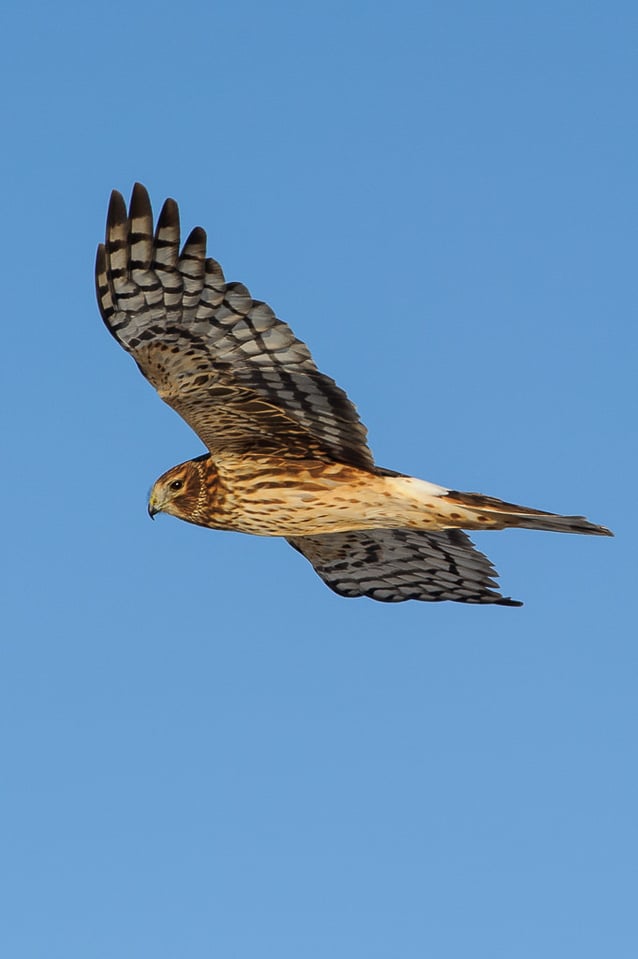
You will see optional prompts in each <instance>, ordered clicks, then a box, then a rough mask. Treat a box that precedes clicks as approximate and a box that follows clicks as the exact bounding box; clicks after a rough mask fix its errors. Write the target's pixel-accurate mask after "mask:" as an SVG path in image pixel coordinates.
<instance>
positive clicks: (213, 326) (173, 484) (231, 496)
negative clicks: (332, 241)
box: [96, 183, 612, 606]
mask: <svg viewBox="0 0 638 959" xmlns="http://www.w3.org/2000/svg"><path fill="white" fill-rule="evenodd" d="M96 285H97V298H98V303H99V307H100V311H101V313H102V317H103V319H104V322H105V323H106V326H107V327H108V329H109V330H110V332H111V333H112V334H113V336H114V337H115V339H116V340H118V342H119V343H120V344H121V345H122V346H123V347H124V349H125V350H127V352H129V353H130V354H131V355H132V357H133V359H134V360H135V362H136V363H137V365H138V367H139V368H140V370H141V371H142V373H143V374H144V376H145V377H146V378H147V380H149V382H150V383H151V384H152V385H153V386H154V387H155V389H156V390H157V391H158V393H159V395H160V396H161V398H162V399H163V400H164V401H165V402H166V403H168V405H169V406H172V407H173V409H174V410H176V412H177V413H179V414H180V416H182V417H183V418H184V419H185V420H186V422H187V423H188V424H189V426H191V427H192V428H193V429H194V430H195V432H196V433H197V434H198V435H199V436H200V438H201V439H202V440H203V442H204V444H205V445H206V446H207V448H208V452H207V453H206V454H204V455H203V456H198V457H196V458H195V459H192V460H188V462H186V463H182V464H181V465H180V466H174V467H173V468H172V469H170V470H168V472H167V473H164V475H163V476H160V478H159V479H158V480H157V482H156V483H155V484H154V486H153V489H152V491H151V494H150V500H149V504H148V511H149V513H150V515H151V516H154V515H155V513H159V512H165V513H170V514H171V515H172V516H177V517H179V519H183V520H187V521H188V522H189V523H196V524H197V525H199V526H208V527H210V528H211V529H225V530H237V531H239V532H242V533H255V534H257V535H261V536H283V537H285V538H286V539H287V540H288V542H289V543H290V545H291V546H293V547H294V548H295V549H296V550H298V551H299V552H300V553H302V554H303V555H304V556H305V557H306V558H307V559H308V560H309V561H310V563H311V564H312V566H313V567H314V568H315V570H316V571H317V573H318V574H319V576H321V578H322V579H323V580H324V582H325V583H327V585H328V586H329V587H330V588H331V589H333V590H334V591H335V592H337V593H339V594H341V595H342V596H369V597H371V598H372V599H377V600H383V601H385V602H400V601H402V600H406V599H418V600H430V601H438V600H446V599H447V600H455V601H457V602H461V603H484V604H498V605H501V606H520V605H521V604H520V603H518V602H516V601H515V600H512V599H510V598H508V597H504V596H502V595H501V594H500V593H499V592H498V584H497V583H496V581H495V578H494V577H495V576H496V575H497V574H496V571H495V569H494V567H493V566H492V564H491V563H490V561H489V560H488V559H487V557H486V556H484V555H483V554H482V553H480V552H479V551H478V550H477V549H476V548H475V547H474V546H473V544H472V542H471V541H470V539H469V538H468V536H467V535H466V534H465V533H464V532H462V530H467V529H470V530H475V529H504V528H505V527H509V526H518V527H525V528H527V529H540V530H554V531H556V532H562V533H593V534H597V535H600V536H611V535H612V534H611V533H610V531H609V530H608V529H605V527H604V526H595V525H594V524H593V523H589V522H588V521H587V520H586V519H584V518H583V517H582V516H560V515H556V514H554V513H545V512H542V511H541V510H536V509H528V508H527V507H524V506H514V505H513V504H511V503H504V502H502V501H501V500H498V499H494V498H493V497H491V496H483V495H481V494H479V493H460V492H457V491H455V490H449V489H445V488H444V487H443V486H437V485H436V484H435V483H428V482H425V481H424V480H420V479H415V478H413V477H411V476H405V475H403V474H401V473H396V472H394V471H392V470H387V469H382V468H380V467H379V466H376V465H375V463H374V460H373V458H372V453H371V452H370V450H369V448H368V445H367V443H366V430H365V427H364V426H363V425H362V423H361V422H360V420H359V417H358V415H357V411H356V409H355V407H354V405H353V404H352V403H351V402H350V400H349V399H348V397H347V396H346V394H345V393H344V392H343V390H341V389H339V387H338V386H337V385H336V383H335V382H334V380H332V379H330V378H329V377H328V376H325V375H324V374H323V373H321V372H320V371H319V370H318V369H317V367H316V366H315V364H314V362H313V360H312V357H311V355H310V352H309V350H308V348H307V346H306V345H305V344H304V343H302V342H301V341H300V340H298V339H296V337H295V336H294V334H293V333H292V331H291V330H290V328H289V327H288V326H287V325H286V324H285V323H283V322H282V321H281V320H279V319H277V317H276V316H275V314H274V313H273V311H272V310H271V309H270V307H269V306H267V305H266V303H262V302H261V301H260V300H253V298H252V297H251V295H250V293H249V291H248V290H247V289H246V287H245V286H243V284H241V283H227V282H226V280H225V279H224V274H223V272H222V269H221V267H220V265H219V263H217V262H216V261H215V260H213V259H211V258H210V257H207V256H206V234H205V233H204V231H203V230H202V229H201V228H200V227H197V228H196V229H194V230H193V231H192V233H191V234H190V236H189V237H188V239H187V240H186V242H185V244H184V246H183V247H182V249H181V251H180V227H179V213H178V209H177V204H176V203H175V201H174V200H171V199H169V200H167V201H166V203H165V204H164V206H163V207H162V211H161V213H160V215H159V219H158V221H157V225H156V227H155V231H153V214H152V211H151V204H150V200H149V197H148V193H147V192H146V190H145V189H144V187H143V186H141V185H140V184H139V183H138V184H136V185H135V187H134V189H133V194H132V197H131V204H130V208H129V210H128V213H127V210H126V205H125V202H124V199H123V198H122V195H121V194H120V193H118V192H116V191H114V192H113V194H112V196H111V202H110V205H109V210H108V217H107V224H106V241H105V243H104V244H100V246H99V247H98V251H97V262H96Z"/></svg>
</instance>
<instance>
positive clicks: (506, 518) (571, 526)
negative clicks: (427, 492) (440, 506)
mask: <svg viewBox="0 0 638 959" xmlns="http://www.w3.org/2000/svg"><path fill="white" fill-rule="evenodd" d="M442 499H445V500H446V501H447V502H448V503H449V504H450V505H455V506H456V505H458V506H459V507H462V508H463V522H462V523H459V526H461V527H462V528H463V529H506V528H507V527H520V528H522V529H539V530H547V531H549V532H552V533H587V534H590V535H593V536H613V535H614V534H613V533H612V532H611V530H609V529H607V527H606V526H597V525H596V524H595V523H590V522H589V520H587V519H585V517H584V516H561V515H560V514H558V513H546V512H544V511H543V510H539V509H531V508H530V507H527V506H516V505H515V504H514V503H504V502H503V501H502V500H500V499H495V498H494V497H493V496H484V495H483V494H482V493H459V492H458V491H457V490H450V492H449V493H447V494H446V496H445V497H442Z"/></svg>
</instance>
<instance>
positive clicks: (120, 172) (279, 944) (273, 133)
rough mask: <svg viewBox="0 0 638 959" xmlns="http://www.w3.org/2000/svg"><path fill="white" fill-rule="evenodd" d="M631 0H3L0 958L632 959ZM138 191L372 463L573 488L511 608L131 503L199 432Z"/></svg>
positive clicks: (489, 487)
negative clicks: (125, 199)
mask: <svg viewBox="0 0 638 959" xmlns="http://www.w3.org/2000/svg"><path fill="white" fill-rule="evenodd" d="M637 34H638V12H637V8H636V4H635V3H631V2H626V3H623V2H613V0H612V2H604V3H603V2H599V3H588V2H575V0H574V2H567V0H552V2H549V0H540V2H539V0H536V2H534V3H531V2H530V3H514V4H512V3H506V2H496V0H486V2H480V3H470V2H459V3H448V2H442V0H441V2H416V0H415V2H407V0H398V2H395V3H392V4H385V3H383V4H382V3H363V2H347V0H346V2H344V0H341V2H334V0H327V2H323V3H320V4H317V3H314V4H310V3H292V2H273V3H268V2H256V0H253V2H251V0H233V2H232V3H231V2H228V0H225V2H219V3H203V2H184V3H182V4H174V3H166V2H163V0H159V2H158V0H155V2H153V3H152V4H151V3H147V2H140V3H133V4H125V3H122V2H120V0H115V2H110V3H109V4H106V5H105V4H102V5H96V4H79V3H77V4H76V3H62V4H45V3H43V2H40V3H35V2H28V0H27V2H24V3H20V4H18V3H16V2H13V3H11V2H9V3H7V4H5V6H4V8H3V12H2V14H0V37H1V40H0V42H1V45H2V57H1V59H0V80H1V88H2V95H1V96H2V102H3V107H2V113H3V119H2V139H3V147H2V152H1V155H0V172H1V176H2V187H3V190H2V192H3V197H2V233H1V237H0V244H1V245H2V251H1V263H2V287H3V296H2V321H3V322H2V328H3V338H4V339H3V344H4V345H3V350H2V365H3V376H2V385H3V391H4V393H5V396H4V400H3V403H2V417H3V448H4V481H3V487H2V488H3V500H4V513H3V537H2V538H3V543H4V548H3V550H2V553H3V557H2V563H3V567H4V568H3V573H2V588H3V593H4V596H3V600H2V610H3V616H2V620H3V629H2V638H1V640H0V653H1V658H0V737H1V738H0V831H1V834H0V884H1V888H0V902H1V904H2V906H1V910H2V919H1V921H0V954H1V955H2V956H7V957H11V959H40V957H42V959H112V957H118V959H140V957H146V956H148V957H153V959H173V957H177V956H179V957H189V959H191V957H192V959H204V957H214V959H264V957H268V959H270V957H273V959H326V957H330V959H353V957H355V959H356V957H363V959H423V957H433V959H434V957H436V959H467V957H472V959H484V957H485V959H499V957H503V959H537V957H539V956H542V957H544V959H554V957H556V959H558V957H560V959H564V957H566V956H578V957H579V959H588V957H600V956H613V957H614V959H634V957H635V956H636V955H638V928H637V926H638V919H637V913H636V895H637V872H638V869H637V865H636V864H637V853H638V848H637V847H638V843H637V827H636V818H637V817H636V810H637V809H638V797H637V795H636V793H637V782H638V773H637V763H636V740H637V733H638V729H637V726H638V723H637V709H636V682H637V678H638V677H637V668H636V667H637V659H638V657H637V652H636V649H637V644H636V639H637V637H636V603H635V595H636V588H637V587H636V572H637V570H636V533H637V530H636V525H637V523H636V507H635V480H636V472H637V465H638V464H637V462H636V445H635V438H636V437H635V429H636V405H635V400H636V365H637V364H636V360H637V355H636V339H637V337H636V293H635V290H636V281H635V276H636V265H635V264H636V221H637V216H638V209H637V207H638V204H637V190H636V169H637V168H638V157H637V152H638V151H637V149H636V147H637V133H636V90H637V89H638V76H637V74H638V68H637V61H636V53H635V51H636V42H637ZM135 180H141V181H142V182H143V183H145V184H146V185H147V186H148V188H149V190H150V193H151V197H152V199H153V202H154V205H155V209H156V211H158V210H159V207H160V205H161V203H162V201H163V199H164V198H165V197H166V196H167V195H171V196H174V197H175V198H176V199H177V200H178V201H179V203H180V206H181V211H182V221H183V228H184V231H185V232H186V231H188V230H190V229H191V228H192V227H193V226H195V225H202V226H204V227H205V228H206V229H207V230H208V236H209V251H210V253H211V254H212V255H214V256H215V257H216V258H218V259H219V260H220V261H221V263H222V265H223V267H224V269H225V272H226V275H227V277H228V278H229V279H233V280H241V281H243V282H245V283H246V284H247V285H248V286H249V288H250V289H251V291H252V292H253V294H254V295H255V296H256V297H258V298H260V299H264V300H266V301H267V302H269V303H270V304H271V305H272V306H273V308H274V309H275V310H276V312H277V313H278V315H279V316H281V317H282V318H283V319H285V320H287V321H288V322H290V323H291V325H292V326H293V328H294V330H295V332H296V333H297V335H298V336H300V337H301V338H302V339H304V340H305V341H307V342H308V343H309V345H310V347H311V348H312V350H313V353H314V356H315V358H316V360H317V363H318V364H319V366H320V367H321V368H322V369H323V370H325V371H326V372H327V373H329V374H331V375H332V376H334V377H335V378H336V379H337V381H338V382H339V384H340V385H342V386H343V387H344V388H346V389H347V390H348V392H349V394H350V396H351V397H352V398H353V399H354V401H355V402H356V403H357V405H358V408H359V410H360V413H361V416H362V418H363V420H364V422H365V423H366V424H367V426H368V427H369V429H370V441H371V446H372V448H373V450H374V452H375V455H376V457H377V460H378V462H379V463H381V464H382V465H385V466H388V467H393V468H395V469H399V470H403V471H405V472H411V473H414V474H416V475H418V476H421V477H423V478H426V479H429V480H432V481H434V482H439V483H443V484H446V485H449V486H452V487H455V488H459V489H466V490H479V491H483V492H486V493H490V494H492V495H495V496H500V497H502V498H504V499H508V500H512V501H515V502H520V503H525V504H528V505H531V506H536V507H539V508H545V509H551V510H556V511H561V512H571V513H585V514H586V515H587V516H588V517H589V518H590V519H591V520H593V521H595V522H600V523H604V524H606V525H608V526H610V527H611V528H612V529H614V530H615V531H616V534H617V536H616V539H614V540H611V539H610V540H606V539H600V538H594V537H592V538H588V537H578V536H572V537H570V536H558V535H555V534H549V533H546V534H543V533H532V532H511V531H510V532H506V533H492V534H490V533H484V534H482V535H481V536H476V537H475V539H476V541H477V543H478V544H479V546H480V547H481V548H482V549H484V550H485V551H486V552H488V554H489V555H490V557H491V558H492V559H493V561H494V563H495V564H496V566H497V568H498V570H499V572H500V573H501V583H502V587H503V590H504V591H505V593H506V594H507V595H512V596H514V597H516V598H519V599H523V600H524V601H525V606H524V607H523V608H522V609H506V608H474V607H463V606H459V605H455V604H450V603H445V604H440V605H437V604H419V603H405V604H402V605H398V606H386V605H383V604H379V603H373V602H371V601H369V600H345V599H340V598H339V597H337V596H336V595H334V594H332V593H331V592H330V591H329V590H328V589H327V587H325V586H324V585H323V583H322V582H321V581H320V580H319V579H318V578H317V577H316V576H315V575H314V574H313V572H312V570H311V568H310V566H309V565H308V564H307V563H306V562H305V561H304V560H303V559H302V558H301V557H300V556H298V555H297V554H295V553H294V552H293V551H292V550H291V549H290V548H289V547H287V546H286V545H285V544H284V543H282V542H279V541H276V540H272V541H269V540H266V539H256V538H250V537H247V536H241V535H233V534H223V533H214V532H211V531H208V530H201V529H198V528H196V527H191V526H188V525H186V524H182V523H179V522H178V521H176V520H171V519H169V518H160V520H159V521H158V522H156V523H154V524H152V523H150V522H149V520H148V517H147V515H146V496H147V493H148V490H149V488H150V486H151V483H152V482H153V480H154V479H155V478H156V477H157V476H158V475H159V474H160V473H161V472H163V471H164V470H165V469H166V468H168V467H169V466H171V465H173V464H175V463H177V462H180V461H181V460H183V459H186V458H188V457H190V456H193V455H197V454H198V453H200V452H201V450H202V447H201V444H200V442H199V441H198V439H197V438H196V437H195V436H194V435H193V434H192V433H191V432H190V430H189V429H188V428H187V427H186V425H185V424H183V423H182V422H181V421H180V420H179V418H178V417H177V416H176V415H175V414H174V413H173V412H172V411H171V410H170V409H169V408H168V407H166V406H164V405H163V404H162V403H161V402H160V400H159V399H158V398H157V396H156V395H155V394H154V392H153V390H152V389H151V388H150V387H149V386H148V384H146V383H145V381H144V380H143V378H142V377H141V376H140V375H139V373H138V372H137V370H136V368H135V366H134V364H133V363H132V361H131V360H130V358H129V357H128V356H127V355H126V354H125V353H124V352H123V351H122V350H121V349H120V348H119V347H118V346H117V344H116V343H115V342H114V341H113V340H112V339H111V338H110V337H109V335H108V334H107V332H106V330H105V329H104V328H103V326H102V324H101V321H100V319H99V315H98V312H97V308H96V305H95V300H94V292H93V259H94V254H95V247H96V244H97V243H98V241H99V240H100V239H101V238H102V236H103V230H104V219H105V214H106V207H107V202H108V197H109V193H110V190H111V189H112V188H113V187H117V188H118V189H120V190H122V191H123V192H124V193H125V194H126V195H127V196H128V194H129V193H130V189H131V186H132V184H133V182H134V181H135Z"/></svg>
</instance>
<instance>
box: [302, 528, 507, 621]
mask: <svg viewBox="0 0 638 959" xmlns="http://www.w3.org/2000/svg"><path fill="white" fill-rule="evenodd" d="M288 542H289V543H290V545H291V546H292V547H293V548H294V549H296V550H298V551H299V552H300V553H301V554H302V555H303V556H305V557H306V559H307V560H308V561H309V562H310V563H311V564H312V566H313V567H314V569H315V571H316V572H317V573H318V574H319V576H321V578H322V580H323V581H324V583H326V584H327V585H328V586H329V587H330V589H332V590H334V591H335V593H339V595H340V596H369V597H370V598H371V599H377V600H380V601H381V602H385V603H400V602H403V601H404V600H406V599H418V600H422V601H425V602H440V601H442V600H453V601H455V602H457V603H482V604H496V605H498V606H522V605H523V604H522V603H519V602H518V601H517V600H514V599H510V598H509V597H506V596H502V595H501V593H499V592H498V583H497V582H496V580H495V577H496V576H497V575H498V574H497V572H496V570H495V569H494V567H493V566H492V564H491V563H490V561H489V559H488V558H487V556H484V555H483V553H481V552H479V550H477V549H476V547H475V546H474V544H473V543H472V541H471V540H470V538H469V536H466V534H465V533H463V532H462V531H461V530H459V529H446V530H442V531H440V532H428V531H424V530H408V529H371V530H352V531H349V532H346V533H324V534H321V535H319V536H298V537H296V538H295V539H289V540H288Z"/></svg>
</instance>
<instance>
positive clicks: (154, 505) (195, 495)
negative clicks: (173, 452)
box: [148, 460, 204, 523]
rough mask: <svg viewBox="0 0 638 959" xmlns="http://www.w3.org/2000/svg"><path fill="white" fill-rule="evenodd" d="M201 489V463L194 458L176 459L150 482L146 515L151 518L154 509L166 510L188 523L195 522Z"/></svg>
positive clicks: (199, 505)
mask: <svg viewBox="0 0 638 959" xmlns="http://www.w3.org/2000/svg"><path fill="white" fill-rule="evenodd" d="M203 492H204V490H203V483H202V475H201V464H200V463H199V462H198V461H196V460H189V461H188V462H187V463H180V465H179V466H174V467H173V468H172V469H170V470H168V471H167V472H166V473H164V474H163V475H162V476H160V478H159V479H158V480H156V481H155V483H154V484H153V488H152V490H151V494H150V496H149V498H148V515H149V516H150V517H151V519H153V517H154V516H155V514H156V513H169V515H171V516H177V518H178V519H184V520H186V521H187V522H189V523H197V522H198V519H197V517H198V514H199V510H200V508H201V506H202V494H203Z"/></svg>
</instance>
